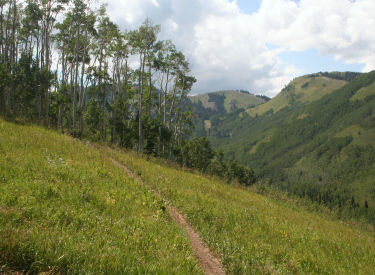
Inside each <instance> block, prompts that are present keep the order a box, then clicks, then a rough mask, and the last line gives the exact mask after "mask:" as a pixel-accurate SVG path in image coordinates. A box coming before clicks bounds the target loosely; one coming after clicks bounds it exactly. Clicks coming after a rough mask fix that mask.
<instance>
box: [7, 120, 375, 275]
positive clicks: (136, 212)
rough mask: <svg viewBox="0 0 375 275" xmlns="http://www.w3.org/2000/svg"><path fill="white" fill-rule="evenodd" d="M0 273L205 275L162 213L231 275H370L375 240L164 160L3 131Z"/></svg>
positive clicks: (38, 133) (369, 233)
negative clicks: (192, 234) (197, 238)
mask: <svg viewBox="0 0 375 275" xmlns="http://www.w3.org/2000/svg"><path fill="white" fill-rule="evenodd" d="M0 155H1V157H0V172H1V173H0V175H1V181H2V182H1V185H0V266H1V270H0V272H4V271H8V272H9V271H10V270H16V271H30V272H32V273H38V272H51V273H58V274H83V273H84V274H98V273H105V274H123V273H126V274H202V271H201V270H200V268H199V267H198V266H197V263H196V260H195V258H194V255H193V253H192V252H191V248H190V245H189V242H188V240H187V238H186V235H185V233H184V232H182V230H181V229H180V228H178V227H177V226H176V225H174V224H173V223H172V221H171V220H170V218H169V216H168V215H167V214H166V213H165V212H164V210H163V209H165V204H164V203H163V202H162V201H161V200H160V199H158V198H156V197H155V196H154V195H153V193H152V192H150V191H147V190H146V189H145V187H143V186H142V185H140V184H139V183H137V182H135V181H134V180H132V179H130V178H129V177H128V176H127V175H126V174H125V173H124V171H123V170H121V169H120V168H118V167H117V166H115V165H114V164H113V162H112V159H116V160H118V161H120V162H121V163H123V164H125V165H127V166H128V167H129V168H131V169H132V170H133V171H134V172H135V173H136V174H137V175H139V176H141V177H142V178H143V180H144V181H145V182H147V183H148V184H151V185H153V186H154V188H155V189H156V190H159V191H160V192H161V194H162V196H164V197H166V198H168V199H169V200H170V203H171V204H173V205H174V206H176V207H177V208H178V209H180V210H181V211H182V212H183V213H184V214H185V215H186V218H187V220H188V221H189V222H190V223H191V224H192V225H193V227H194V228H195V229H196V230H197V231H198V232H199V234H200V235H201V237H202V238H203V240H204V241H205V242H206V243H207V244H208V245H209V247H210V248H211V250H212V251H213V252H214V253H215V254H216V255H217V256H218V257H219V258H221V260H222V262H223V264H224V266H225V268H226V269H227V271H228V273H229V274H274V273H317V274H318V273H319V274H331V273H340V274H353V273H362V274H373V273H374V272H375V269H374V265H373V259H374V257H375V238H374V234H373V229H371V228H368V229H365V228H363V227H361V226H359V225H358V224H355V223H353V224H350V225H349V224H346V223H344V222H342V221H337V220H335V219H334V218H333V216H331V215H330V214H329V213H328V214H317V213H316V212H309V211H307V210H305V209H303V208H301V207H299V206H298V204H297V203H295V202H292V201H288V200H275V199H272V198H269V197H264V196H262V195H259V194H256V193H253V192H251V191H250V190H246V189H244V188H239V187H236V186H232V185H228V184H226V183H223V182H221V181H220V180H216V179H210V178H207V177H205V176H203V175H200V174H198V173H195V172H194V171H184V170H183V169H181V168H180V167H177V166H175V165H173V164H171V163H168V162H166V161H160V160H156V159H151V160H148V161H147V160H146V159H144V158H142V157H141V156H139V155H137V154H135V153H131V152H123V151H120V150H114V149H109V148H107V147H105V146H101V145H98V144H94V145H92V144H89V143H85V142H80V141H78V140H74V139H72V138H70V137H67V136H64V135H60V134H57V133H55V132H52V131H47V130H43V129H41V128H39V127H33V126H19V125H14V124H11V123H8V122H5V121H3V120H0Z"/></svg>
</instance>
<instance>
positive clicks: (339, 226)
mask: <svg viewBox="0 0 375 275" xmlns="http://www.w3.org/2000/svg"><path fill="white" fill-rule="evenodd" d="M111 154H112V156H113V157H114V158H116V159H118V160H119V161H120V162H123V163H125V164H126V165H127V166H128V167H130V168H131V169H132V170H133V171H134V172H135V173H136V174H138V175H141V177H142V179H143V180H144V181H146V182H149V183H150V184H152V185H153V187H154V188H157V189H158V190H159V191H160V192H161V193H162V194H163V196H165V197H166V198H168V199H169V200H170V201H171V203H172V204H173V205H176V206H177V207H178V208H179V209H181V210H182V211H183V212H184V213H185V215H186V218H187V219H188V220H189V221H190V223H191V224H192V225H193V227H194V228H196V229H197V230H198V231H199V232H200V234H201V236H202V238H203V240H204V241H205V243H207V244H208V245H209V246H210V249H211V250H212V251H214V252H215V254H216V255H220V257H221V262H222V263H223V264H224V265H225V268H226V270H227V271H228V274H270V273H272V274H279V273H280V274H291V273H294V274H332V273H333V274H334V273H340V274H353V273H366V274H372V273H374V272H375V267H374V265H373V257H374V256H375V242H374V241H375V239H374V235H373V231H366V230H363V229H358V227H357V226H356V225H355V224H351V225H349V224H345V223H344V222H342V221H338V220H335V219H334V218H333V217H332V216H331V215H330V214H328V213H327V214H317V213H316V212H310V211H308V210H306V209H304V208H303V207H301V206H298V205H297V204H296V203H295V202H293V201H292V200H287V199H286V200H276V199H272V198H270V197H266V196H262V195H259V194H256V193H253V192H251V191H250V190H248V189H245V188H240V187H236V186H233V185H228V184H227V183H224V182H221V181H220V180H217V179H215V178H208V177H205V176H203V175H200V174H195V173H191V172H190V171H183V170H182V169H176V168H178V167H173V165H172V167H171V164H170V163H168V162H166V161H163V162H161V161H160V160H157V159H151V161H147V160H146V158H142V157H140V156H139V155H137V154H134V153H127V154H123V152H121V151H112V153H111ZM301 204H303V203H302V202H301Z"/></svg>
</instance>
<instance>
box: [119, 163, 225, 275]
mask: <svg viewBox="0 0 375 275" xmlns="http://www.w3.org/2000/svg"><path fill="white" fill-rule="evenodd" d="M112 161H113V163H114V164H115V165H116V166H118V167H120V168H121V169H123V170H124V171H125V172H126V173H128V175H129V176H130V177H132V178H134V179H136V180H137V181H138V182H139V183H141V184H142V185H144V186H145V187H146V188H148V189H149V190H151V191H152V192H153V193H155V195H156V196H158V197H159V198H161V199H162V200H163V201H165V202H168V201H167V200H166V199H164V198H163V197H162V195H161V194H160V192H159V191H158V190H155V189H154V188H153V186H151V185H150V184H147V183H145V182H144V181H142V179H141V178H139V177H138V176H136V175H135V174H134V173H133V172H132V171H131V170H130V169H129V168H128V167H126V166H125V165H123V164H121V163H119V162H118V161H116V160H114V159H112ZM167 205H168V206H167V211H168V213H169V215H170V216H171V218H172V219H173V221H174V222H175V223H177V224H178V225H179V226H181V227H182V228H183V229H184V230H185V231H186V233H187V235H188V238H189V240H190V243H191V246H192V247H193V250H194V254H195V256H196V257H197V259H198V262H199V264H200V266H201V267H202V269H203V270H204V272H205V273H206V274H207V275H216V274H223V275H224V274H225V269H224V267H223V266H222V265H221V263H220V261H219V260H218V259H217V258H215V257H214V256H213V255H212V253H211V252H210V250H209V249H208V247H207V246H206V245H205V244H204V243H203V241H202V240H201V238H200V237H199V234H198V233H197V232H196V231H195V230H194V229H193V228H192V227H191V226H190V225H189V223H188V222H187V221H186V219H185V217H184V216H183V215H182V214H181V213H180V212H179V211H178V209H177V208H176V207H174V206H172V205H171V204H169V203H168V204H167Z"/></svg>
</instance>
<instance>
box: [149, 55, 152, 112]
mask: <svg viewBox="0 0 375 275" xmlns="http://www.w3.org/2000/svg"><path fill="white" fill-rule="evenodd" d="M148 73H149V76H148V86H149V88H148V89H149V99H148V116H149V117H151V100H152V79H151V61H149V66H148Z"/></svg>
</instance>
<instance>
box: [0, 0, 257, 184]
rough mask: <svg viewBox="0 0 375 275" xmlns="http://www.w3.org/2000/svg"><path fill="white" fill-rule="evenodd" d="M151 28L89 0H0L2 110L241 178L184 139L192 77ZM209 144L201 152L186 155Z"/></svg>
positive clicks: (246, 173) (239, 171)
mask: <svg viewBox="0 0 375 275" xmlns="http://www.w3.org/2000/svg"><path fill="white" fill-rule="evenodd" d="M57 18H59V20H57ZM159 32H160V26H158V25H154V24H153V23H152V22H151V21H150V20H148V19H146V20H145V21H144V22H143V23H142V25H141V26H140V27H139V28H138V29H136V30H133V31H121V30H120V29H119V27H118V26H117V25H116V24H115V23H113V22H112V21H111V19H110V18H109V17H108V15H107V13H106V9H105V7H104V6H102V7H100V8H99V9H94V8H93V7H92V6H91V2H90V1H84V0H0V38H1V39H0V115H2V116H3V117H8V118H13V119H19V118H23V119H26V120H28V121H30V122H34V123H38V124H41V125H45V126H46V127H52V128H55V129H56V130H60V131H61V132H65V133H68V134H70V135H73V136H76V137H80V138H89V139H91V140H94V141H102V142H107V143H112V144H115V145H118V146H122V147H127V148H132V149H135V150H137V151H139V152H141V153H146V154H152V155H155V156H158V157H164V158H168V159H170V160H173V161H176V162H180V163H181V164H183V165H185V166H188V167H194V168H198V169H200V170H202V171H204V172H209V173H214V174H219V175H222V176H226V177H227V178H230V179H232V178H233V179H234V178H238V180H239V182H241V183H246V184H248V183H249V182H250V180H249V179H250V178H251V176H250V175H251V173H252V171H251V170H249V169H247V168H246V169H245V168H244V167H242V166H239V165H238V164H237V163H235V162H233V163H232V164H231V166H228V167H231V168H226V167H227V166H225V165H224V166H222V167H221V168H220V169H221V170H223V169H224V170H225V171H227V172H225V173H224V172H222V171H221V170H220V169H219V170H220V171H219V170H215V169H213V164H214V163H215V161H214V155H215V153H214V152H213V151H212V150H211V148H210V146H209V144H206V143H205V141H203V142H202V141H199V142H197V141H196V140H193V141H188V142H187V141H185V139H184V136H186V134H187V133H189V131H190V130H191V128H192V126H193V113H192V112H191V111H190V110H189V109H188V107H186V106H187V105H188V104H187V102H188V101H187V95H188V93H189V92H190V90H191V88H192V86H193V84H194V83H195V81H196V80H195V78H194V77H193V76H191V75H190V69H189V63H188V61H187V60H186V58H185V56H184V54H183V53H182V52H181V51H179V50H178V49H176V47H175V45H174V44H173V43H172V41H160V40H158V34H159ZM130 64H133V66H130ZM134 64H137V65H134ZM196 145H197V146H198V147H195V146H196ZM207 146H208V147H209V150H208V151H210V153H209V155H201V156H200V159H199V158H198V159H197V158H196V157H197V156H193V155H194V154H196V153H197V152H196V150H197V148H200V149H202V150H203V149H205V148H206V147H207ZM208 147H207V148H208ZM207 148H206V149H207ZM194 157H195V159H193V158H194ZM221 158H222V156H221ZM202 161H203V162H202ZM207 163H208V164H210V165H208V166H206V165H207ZM216 166H217V165H216ZM207 167H211V168H209V169H208V168H207ZM223 167H224V168H223ZM224 170H223V171H224ZM224 174H225V175H224ZM246 177H248V179H247V178H246ZM251 181H253V178H252V179H251Z"/></svg>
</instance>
